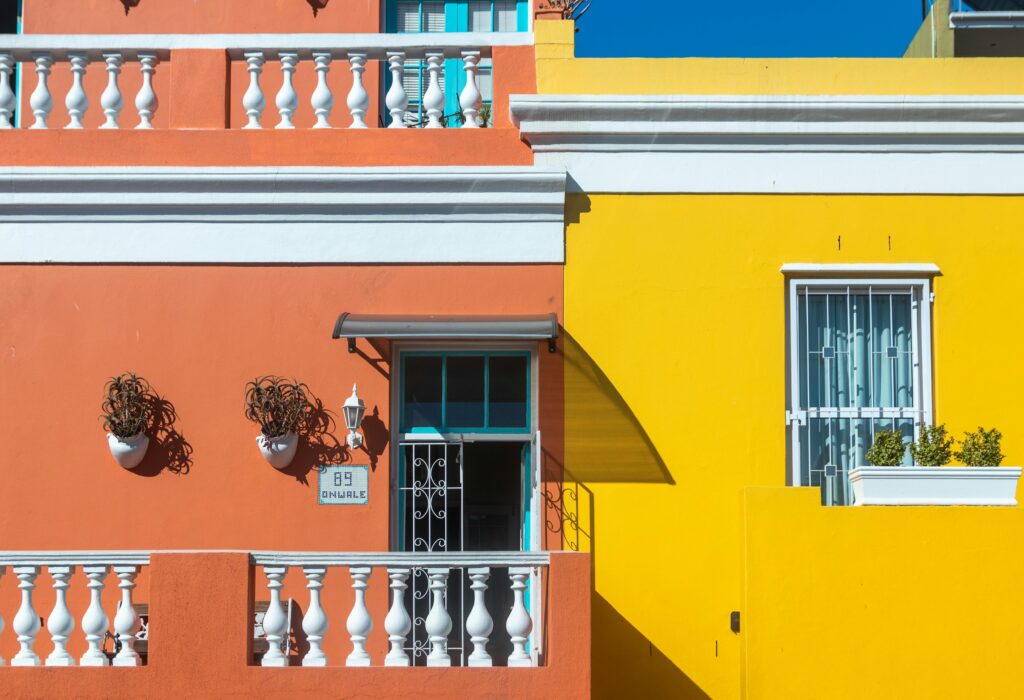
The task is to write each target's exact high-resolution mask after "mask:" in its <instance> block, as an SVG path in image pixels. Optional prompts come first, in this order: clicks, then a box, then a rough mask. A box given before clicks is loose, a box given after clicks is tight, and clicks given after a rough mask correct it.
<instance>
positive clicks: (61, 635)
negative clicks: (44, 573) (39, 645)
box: [46, 566, 75, 666]
mask: <svg viewBox="0 0 1024 700" xmlns="http://www.w3.org/2000/svg"><path fill="white" fill-rule="evenodd" d="M48 568H49V571H50V576H51V577H52V578H53V590H54V591H55V592H56V596H57V600H56V601H55V602H54V604H53V612H51V613H50V617H49V619H48V620H47V621H46V629H47V630H49V632H50V638H51V639H52V640H53V651H52V652H50V655H49V656H47V657H46V665H47V666H74V665H75V659H74V658H73V657H72V656H71V654H69V653H68V639H69V638H70V637H71V633H72V632H73V631H74V630H75V618H73V617H71V611H70V610H68V601H67V590H68V586H70V585H71V584H69V583H68V579H69V578H71V575H72V574H73V573H75V567H73V566H51V567H48Z"/></svg>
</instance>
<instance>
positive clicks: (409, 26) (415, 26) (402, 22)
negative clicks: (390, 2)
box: [397, 2, 420, 32]
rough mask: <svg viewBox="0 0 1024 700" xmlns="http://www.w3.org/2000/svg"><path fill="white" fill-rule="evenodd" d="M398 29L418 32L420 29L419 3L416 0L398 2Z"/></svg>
mask: <svg viewBox="0 0 1024 700" xmlns="http://www.w3.org/2000/svg"><path fill="white" fill-rule="evenodd" d="M397 24H398V31H400V32H418V31H419V30H420V4H419V3H418V2H400V3H398V22H397Z"/></svg>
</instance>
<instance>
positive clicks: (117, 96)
mask: <svg viewBox="0 0 1024 700" xmlns="http://www.w3.org/2000/svg"><path fill="white" fill-rule="evenodd" d="M103 60H104V61H106V63H107V89H106V90H104V91H103V94H102V95H100V106H101V107H103V114H105V115H106V117H107V121H105V122H104V123H103V126H101V127H100V128H101V129H117V128H118V126H117V117H118V115H120V114H121V109H122V108H123V107H124V100H123V99H121V88H119V87H118V86H117V76H118V75H120V74H121V54H119V53H105V54H103Z"/></svg>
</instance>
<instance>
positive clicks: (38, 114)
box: [28, 53, 53, 129]
mask: <svg viewBox="0 0 1024 700" xmlns="http://www.w3.org/2000/svg"><path fill="white" fill-rule="evenodd" d="M32 57H33V58H35V60H36V89H35V90H33V91H32V96H31V97H30V98H29V100H28V104H29V106H30V107H31V108H32V114H34V115H35V118H36V121H35V124H33V125H32V128H33V129H46V128H48V127H47V126H46V120H47V119H49V118H50V110H52V109H53V97H52V96H51V95H50V86H49V85H48V84H47V82H46V80H47V78H49V77H50V67H51V66H52V65H53V56H51V55H50V54H49V53H33V54H32Z"/></svg>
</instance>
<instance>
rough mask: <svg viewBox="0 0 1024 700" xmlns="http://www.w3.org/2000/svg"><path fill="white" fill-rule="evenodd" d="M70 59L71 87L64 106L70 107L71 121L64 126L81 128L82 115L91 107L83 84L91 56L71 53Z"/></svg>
mask: <svg viewBox="0 0 1024 700" xmlns="http://www.w3.org/2000/svg"><path fill="white" fill-rule="evenodd" d="M68 60H69V61H70V62H71V89H70V90H68V95H67V97H65V98H64V106H65V107H67V108H68V116H69V117H70V118H71V121H69V122H68V125H67V126H66V127H64V128H65V129H81V128H82V117H84V116H85V113H86V111H88V109H89V96H88V95H86V94H85V88H84V87H83V86H82V79H83V78H84V77H85V69H86V67H87V66H88V65H89V57H88V56H87V55H86V54H84V53H69V54H68Z"/></svg>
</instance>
